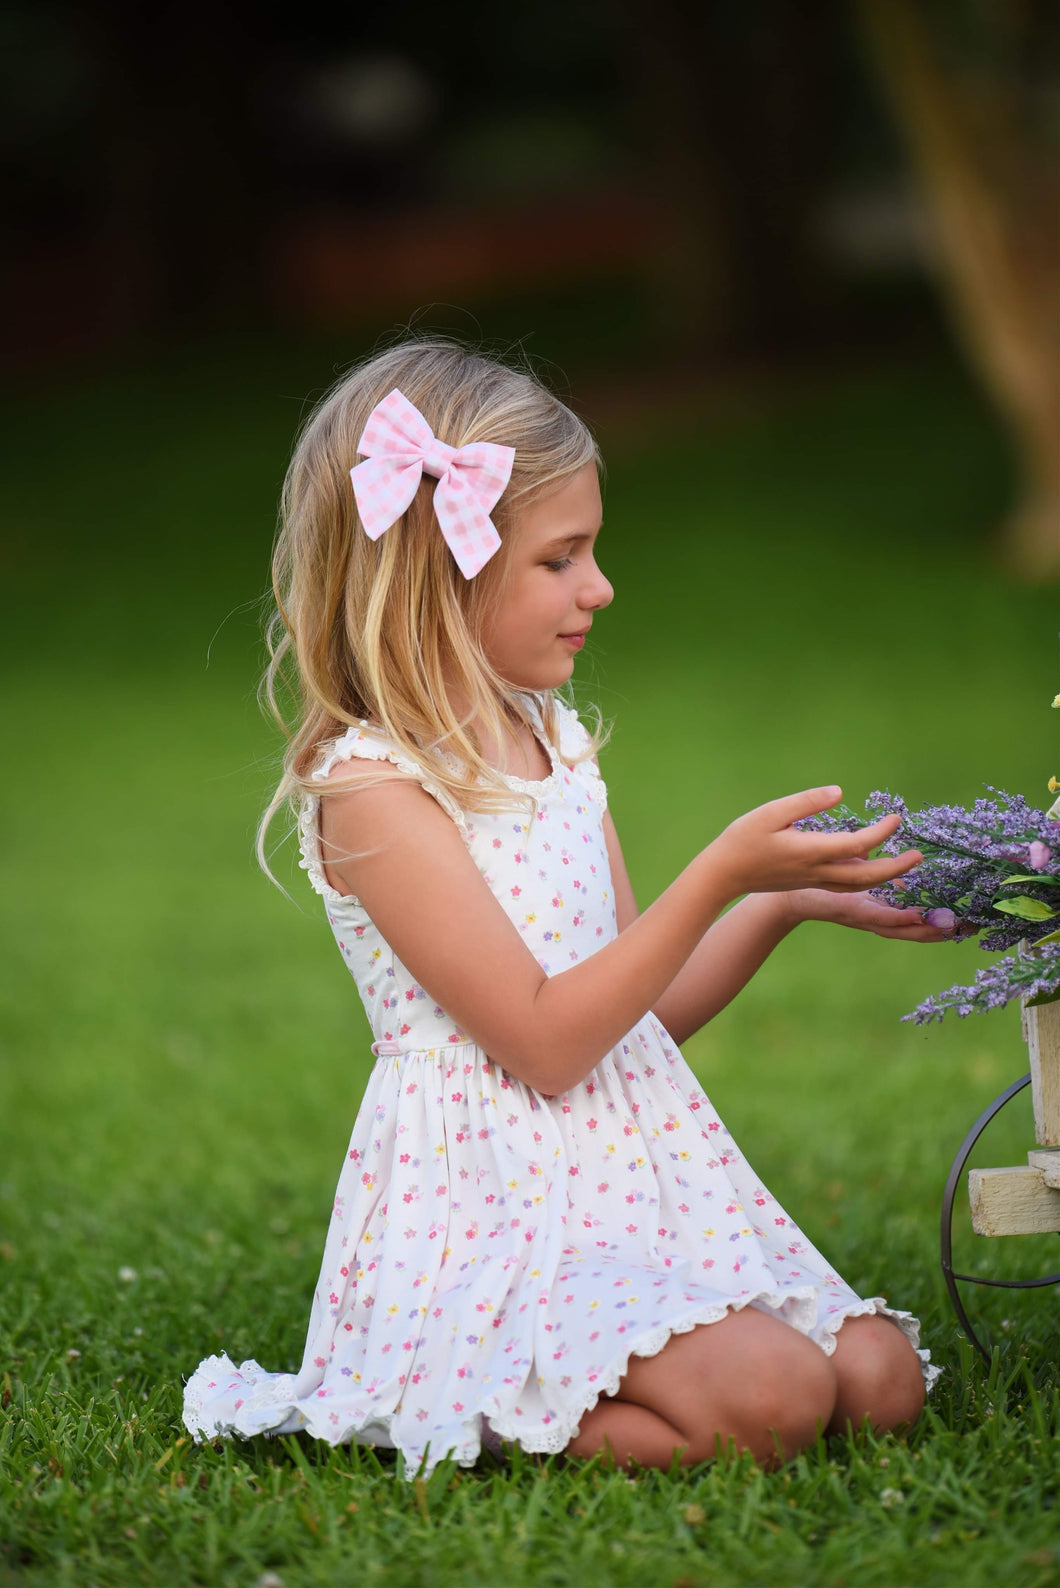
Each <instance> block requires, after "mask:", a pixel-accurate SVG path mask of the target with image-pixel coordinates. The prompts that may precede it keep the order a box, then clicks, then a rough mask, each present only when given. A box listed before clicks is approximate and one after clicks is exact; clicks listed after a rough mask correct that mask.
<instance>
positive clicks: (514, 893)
mask: <svg viewBox="0 0 1060 1588" xmlns="http://www.w3.org/2000/svg"><path fill="white" fill-rule="evenodd" d="M522 891H523V890H522V888H519V887H515V888H513V889H512V898H513V899H517V898H518V897H519V895H520V894H521V893H522Z"/></svg>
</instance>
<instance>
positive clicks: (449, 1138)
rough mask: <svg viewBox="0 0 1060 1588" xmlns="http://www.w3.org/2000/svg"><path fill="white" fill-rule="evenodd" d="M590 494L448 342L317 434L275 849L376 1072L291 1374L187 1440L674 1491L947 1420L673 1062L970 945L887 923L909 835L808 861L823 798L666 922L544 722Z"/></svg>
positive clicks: (494, 370)
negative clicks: (828, 994) (848, 958)
mask: <svg viewBox="0 0 1060 1588" xmlns="http://www.w3.org/2000/svg"><path fill="white" fill-rule="evenodd" d="M598 463H599V460H598V456H597V452H596V448H595V446H594V443H593V440H592V438H591V436H590V435H589V433H588V431H587V430H586V428H585V426H584V425H583V424H582V423H581V421H580V420H579V419H577V418H576V417H575V415H574V414H573V413H571V412H570V411H569V410H568V409H567V408H565V407H564V406H563V404H562V403H560V402H558V401H557V400H556V398H554V397H553V396H551V395H550V394H549V393H548V392H547V391H546V390H544V389H543V388H542V387H541V386H540V385H539V384H538V383H537V382H536V381H535V380H534V379H533V378H532V377H531V376H530V375H528V374H527V373H525V372H523V371H522V370H513V369H508V368H504V367H502V366H501V365H499V364H497V363H494V362H491V361H488V360H486V359H483V358H481V357H478V356H476V355H474V354H472V353H469V352H467V351H466V350H464V349H463V348H461V347H459V346H456V345H453V344H451V343H448V342H414V343H410V344H405V345H402V346H398V347H395V348H393V349H391V350H390V351H388V352H386V353H384V354H382V355H381V356H379V357H376V358H374V359H373V360H372V361H370V362H369V363H367V364H366V365H364V366H363V367H361V368H360V369H357V370H355V371H354V372H353V373H352V374H351V375H349V376H347V377H346V378H345V379H343V380H342V381H341V382H340V383H339V384H338V385H337V386H336V388H335V389H334V390H333V391H332V393H331V394H330V396H328V397H327V398H326V399H325V400H324V402H323V403H322V404H321V405H320V407H319V408H318V409H317V411H316V413H315V414H314V415H313V416H312V418H311V419H310V421H309V423H308V424H307V425H306V427H305V430H304V432H303V434H302V437H301V440H300V442H299V444H298V447H297V450H296V452H295V455H294V459H293V461H292V463H291V467H290V471H289V473H288V477H287V482H286V486H285V491H284V498H283V514H282V527H281V531H280V535H279V540H278V544H277V549H276V555H275V563H274V574H275V588H276V595H277V603H278V614H277V619H276V627H275V629H274V633H275V634H276V635H277V636H278V644H277V645H276V646H275V647H274V651H273V662H272V666H271V667H270V670H269V674H268V690H269V693H270V698H272V694H273V687H274V685H275V684H276V682H277V679H278V676H279V672H280V670H281V669H282V668H283V667H284V663H285V660H292V659H293V660H294V661H296V663H297V678H298V684H297V690H298V698H299V702H300V720H299V722H298V724H297V728H296V731H295V732H294V734H293V736H292V739H291V743H290V747H289V751H288V755H287V759H286V763H285V773H284V777H283V780H282V782H281V784H280V787H279V789H278V791H277V794H276V797H275V800H274V801H273V805H272V806H271V807H270V811H269V813H267V816H266V821H267V820H268V816H269V815H271V814H272V813H273V812H275V810H276V809H277V807H278V805H279V804H280V803H281V802H282V801H284V800H286V799H288V798H290V799H292V800H293V801H294V802H295V803H296V805H297V807H298V809H299V816H300V833H301V843H302V852H303V857H304V858H303V865H304V866H305V869H306V870H307V872H308V874H309V880H310V882H311V883H312V886H313V887H314V888H315V889H316V891H317V892H318V893H319V894H321V895H322V897H323V900H324V904H325V907H326V910H327V915H328V920H329V921H330V923H331V926H332V929H333V931H334V934H335V937H336V939H337V941H338V946H339V951H340V952H341V954H342V956H343V958H344V959H345V961H346V964H347V967H348V969H349V971H350V973H351V974H352V975H353V977H354V978H355V980H356V982H357V987H358V991H359V992H360V994H361V997H362V999H363V1001H364V1005H365V1009H366V1011H367V1013H368V1017H369V1019H370V1021H371V1023H372V1028H373V1031H374V1033H375V1037H376V1041H375V1043H374V1044H373V1049H372V1051H373V1053H374V1054H375V1055H376V1056H377V1058H376V1064H375V1067H374V1069H373V1071H372V1075H371V1079H370V1081H369V1084H368V1089H367V1093H366V1095H365V1098H364V1101H363V1104H362V1106H361V1110H360V1113H359V1115H358V1117H357V1121H356V1124H355V1126H354V1130H353V1137H352V1140H351V1142H350V1147H349V1152H348V1155H347V1158H346V1161H345V1163H344V1164H343V1168H342V1173H341V1175H340V1178H339V1184H338V1189H337V1193H336V1196H335V1204H334V1212H333V1216H332V1220H331V1227H330V1232H329V1235H328V1239H327V1244H326V1248H325V1252H324V1258H323V1266H322V1268H321V1273H320V1279H319V1283H318V1286H317V1290H316V1296H315V1300H314V1304H313V1309H312V1316H311V1319H310V1325H309V1335H308V1339H307V1342H306V1348H305V1355H304V1357H303V1360H302V1366H301V1368H300V1370H299V1371H298V1373H297V1374H293V1373H276V1374H273V1373H266V1372H264V1371H263V1370H262V1369H261V1368H260V1367H259V1366H258V1364H257V1363H256V1362H253V1361H249V1362H244V1363H243V1364H242V1366H241V1367H239V1368H237V1367H235V1366H234V1365H233V1363H232V1362H230V1361H229V1360H228V1358H227V1357H226V1356H220V1357H210V1358H209V1359H208V1360H206V1361H204V1362H203V1363H202V1364H201V1365H200V1367H199V1368H198V1369H197V1370H196V1371H195V1373H194V1374H193V1375H192V1377H191V1379H190V1380H189V1381H188V1385H187V1390H186V1396H185V1410H184V1420H185V1422H186V1424H187V1426H188V1428H189V1429H190V1430H191V1431H192V1432H193V1433H194V1434H195V1435H196V1436H197V1437H203V1436H205V1437H213V1436H214V1435H216V1434H231V1433H238V1434H241V1435H244V1436H249V1435H251V1434H257V1433H272V1434H276V1433H286V1432H290V1431H293V1430H297V1429H305V1430H306V1431H307V1432H308V1433H310V1434H313V1435H315V1436H316V1437H318V1438H321V1439H325V1440H327V1441H328V1442H329V1443H332V1444H336V1443H339V1442H340V1441H349V1440H358V1441H364V1442H370V1443H373V1444H376V1445H380V1446H386V1447H391V1448H397V1449H399V1450H401V1451H402V1452H403V1454H404V1457H405V1462H406V1471H408V1472H410V1473H411V1472H414V1471H416V1470H417V1468H420V1469H421V1470H429V1469H430V1468H431V1467H433V1466H434V1464H435V1463H437V1462H438V1461H439V1460H440V1459H441V1458H442V1457H444V1456H445V1455H446V1454H447V1453H450V1454H452V1455H453V1456H454V1457H455V1459H456V1460H457V1461H459V1462H461V1463H463V1464H465V1465H466V1464H470V1463H472V1462H473V1461H474V1460H475V1458H476V1457H477V1456H478V1454H479V1451H480V1448H481V1447H482V1445H484V1444H485V1445H487V1446H489V1447H491V1448H493V1449H497V1448H499V1445H500V1442H502V1441H506V1440H507V1441H515V1442H517V1443H518V1444H520V1445H522V1446H523V1448H524V1449H526V1450H530V1451H561V1450H566V1451H568V1452H570V1453H571V1454H573V1455H578V1456H589V1455H592V1454H594V1453H595V1452H598V1451H599V1452H605V1453H608V1454H609V1455H613V1457H614V1458H615V1459H616V1460H617V1461H618V1462H620V1463H622V1464H626V1463H629V1462H631V1461H632V1462H637V1463H639V1464H641V1465H646V1466H656V1467H663V1468H668V1467H669V1466H670V1465H671V1463H672V1462H673V1460H674V1457H675V1453H677V1454H678V1455H679V1459H680V1460H681V1461H682V1462H686V1463H689V1462H697V1461H703V1460H705V1459H707V1458H710V1457H712V1456H714V1455H715V1453H716V1452H717V1450H718V1449H719V1448H720V1447H728V1446H729V1445H730V1444H735V1446H736V1447H737V1448H738V1449H741V1450H749V1451H751V1452H752V1453H753V1455H754V1456H755V1457H756V1458H757V1459H758V1460H759V1461H761V1462H763V1463H771V1462H773V1461H775V1460H779V1459H784V1458H786V1457H789V1456H791V1455H792V1454H793V1453H794V1452H796V1451H798V1450H799V1449H801V1448H802V1447H804V1446H805V1445H807V1444H808V1443H809V1442H810V1441H812V1440H814V1439H815V1438H816V1437H817V1433H818V1430H819V1429H820V1428H824V1429H826V1430H839V1429H843V1428H845V1427H847V1426H848V1425H851V1424H852V1425H853V1426H855V1427H857V1426H859V1425H860V1424H861V1423H862V1422H863V1420H864V1419H865V1418H866V1417H867V1418H869V1420H870V1421H871V1423H872V1424H873V1425H874V1426H875V1427H876V1428H878V1429H888V1428H893V1427H895V1426H897V1425H899V1424H903V1423H908V1422H910V1421H912V1420H913V1419H914V1418H915V1417H916V1416H917V1414H918V1412H919V1411H920V1408H921V1406H922V1403H923V1396H924V1380H925V1377H930V1375H931V1374H932V1372H933V1371H935V1370H933V1369H930V1368H928V1367H927V1365H926V1364H927V1353H926V1352H923V1351H919V1352H918V1351H917V1349H916V1346H917V1341H918V1327H919V1326H918V1324H917V1322H916V1320H915V1319H914V1318H912V1317H911V1316H910V1315H909V1314H908V1313H903V1312H895V1311H892V1310H891V1309H890V1308H888V1307H887V1306H886V1305H885V1303H884V1301H883V1299H882V1298H880V1297H878V1296H877V1297H869V1298H861V1297H859V1296H857V1295H855V1294H854V1292H853V1291H852V1290H851V1289H850V1288H849V1287H848V1286H847V1285H846V1284H844V1282H843V1281H842V1279H840V1278H839V1277H838V1275H837V1274H835V1273H834V1272H833V1270H832V1269H831V1268H830V1267H829V1265H828V1263H827V1262H826V1261H825V1259H824V1258H823V1257H822V1256H821V1255H820V1253H819V1252H817V1251H816V1250H815V1249H814V1247H813V1246H812V1245H811V1244H810V1242H809V1241H808V1240H807V1239H806V1237H805V1236H804V1235H803V1234H802V1233H801V1232H800V1230H799V1229H798V1228H797V1226H796V1225H795V1224H794V1223H793V1222H792V1220H791V1219H790V1218H789V1217H788V1215H787V1214H786V1213H785V1212H784V1210H783V1209H782V1208H781V1207H780V1206H779V1205H778V1204H777V1203H776V1202H775V1201H774V1199H773V1198H772V1197H771V1196H770V1194H769V1192H768V1191H767V1190H766V1189H765V1187H764V1186H763V1185H762V1184H761V1182H760V1181H759V1180H758V1178H757V1177H756V1175H755V1174H754V1172H753V1170H752V1169H751V1168H750V1166H749V1165H748V1163H747V1162H746V1160H745V1159H744V1158H743V1157H742V1155H741V1154H740V1152H739V1150H738V1149H737V1147H736V1146H735V1144H734V1143H733V1140H732V1137H731V1136H730V1135H729V1133H728V1131H727V1130H726V1129H725V1126H724V1125H723V1124H722V1123H721V1121H720V1120H719V1119H718V1117H717V1115H716V1114H715V1112H714V1110H713V1108H712V1107H711V1105H710V1103H709V1101H708V1100H707V1098H706V1097H705V1096H704V1094H703V1092H702V1091H701V1090H700V1088H699V1086H698V1085H697V1084H696V1080H695V1077H694V1076H693V1075H692V1073H691V1072H690V1070H689V1069H688V1068H687V1067H686V1065H685V1064H684V1062H683V1060H682V1058H681V1055H680V1053H679V1051H678V1044H679V1043H680V1042H682V1041H683V1040H684V1039H685V1038H686V1037H688V1036H689V1035H691V1034H692V1033H693V1032H694V1031H696V1030H697V1029H698V1028H699V1027H700V1026H702V1025H703V1024H704V1023H705V1022H706V1021H708V1020H710V1019H711V1017H712V1016H713V1015H715V1014H716V1013H717V1012H718V1010H720V1009H722V1008H724V1006H725V1005H726V1004H727V1003H728V1002H729V1000H730V999H731V998H732V997H733V996H734V995H735V994H736V993H737V992H738V991H739V990H740V988H741V987H742V986H743V985H744V983H745V982H747V981H748V979H749V978H750V977H751V976H752V975H753V974H754V972H755V970H756V969H757V967H758V966H759V965H760V964H761V963H762V961H763V960H764V959H765V957H766V955H767V954H768V953H769V952H770V950H771V949H772V948H773V947H774V946H775V945H776V944H777V943H778V942H779V941H780V939H781V938H782V937H783V936H784V935H785V934H786V933H787V932H788V931H790V930H791V929H792V927H793V926H795V925H796V924H797V923H798V922H800V921H804V920H808V919H815V920H829V921H835V922H839V923H840V924H843V925H846V926H852V927H860V928H862V929H865V930H869V931H874V932H877V933H879V934H880V935H882V936H885V937H903V938H907V939H918V940H922V941H929V940H935V939H937V938H939V937H941V936H942V935H943V934H942V933H940V932H937V931H935V930H933V929H932V928H931V927H929V926H927V925H926V924H925V922H924V921H923V920H922V919H921V916H920V914H919V913H918V912H917V911H913V910H909V911H901V910H893V909H888V908H886V907H884V906H882V905H880V904H877V903H876V902H875V901H874V900H873V899H871V898H869V897H868V896H867V894H866V893H865V891H864V890H865V889H867V888H869V887H872V886H874V885H875V884H878V883H881V882H883V881H884V880H885V879H887V878H890V877H894V876H896V875H898V874H899V873H901V872H903V871H905V870H907V869H909V868H910V867H911V866H913V865H914V864H916V863H917V861H918V860H919V859H920V858H921V857H920V856H919V855H918V854H917V853H916V852H915V851H909V852H907V853H906V854H904V855H903V856H901V858H899V859H897V860H895V859H887V860H869V859H867V858H866V856H867V855H868V853H869V850H870V848H871V847H873V846H875V845H878V844H879V843H880V842H882V840H883V839H885V838H886V837H888V836H889V835H890V834H891V833H892V832H893V831H894V828H895V824H896V822H897V820H898V818H897V817H886V818H884V820H882V821H880V822H878V823H877V824H876V825H875V826H874V827H871V828H868V829H866V830H865V831H863V832H860V833H855V834H835V835H824V834H818V833H813V832H803V831H800V830H798V829H797V828H796V827H795V826H793V823H795V822H797V821H798V820H799V818H801V817H805V816H809V815H811V814H812V813H814V812H817V811H821V810H823V809H826V808H827V807H829V806H830V805H832V804H834V803H835V801H836V800H837V799H838V798H839V795H840V790H839V789H838V788H836V787H825V788H817V789H810V790H808V791H807V792H805V793H801V794H793V795H791V796H789V797H788V798H785V799H778V800H773V801H772V802H771V803H769V804H767V805H763V806H761V807H760V808H759V809H757V810H753V811H751V812H750V813H749V814H747V815H745V816H741V817H740V818H739V819H738V820H737V821H734V822H733V823H732V824H731V825H730V826H729V827H727V828H726V829H725V831H724V832H723V833H722V834H721V835H720V836H719V837H717V838H715V839H714V841H713V842H712V843H709V844H708V845H707V847H706V848H704V849H703V850H701V852H700V853H699V854H697V855H696V856H695V857H694V858H693V859H692V861H691V862H690V864H689V865H688V867H687V868H686V869H685V870H684V871H683V872H682V873H681V875H680V876H679V877H678V878H677V879H676V881H674V882H673V883H672V884H671V886H670V887H669V888H667V890H666V891H665V892H664V893H663V894H662V895H661V896H660V897H659V898H658V899H657V900H656V901H655V903H654V904H652V905H651V906H650V907H649V908H648V909H647V910H645V911H644V912H643V913H641V912H639V911H638V908H637V905H636V902H635V900H634V896H633V889H632V887H631V886H630V882H629V878H628V876H627V874H626V868H625V866H624V864H623V860H622V851H621V849H620V847H619V842H618V837H617V835H616V833H615V829H614V825H613V823H612V821H611V817H610V815H609V814H608V810H607V795H606V791H605V788H604V784H603V782H602V780H601V777H600V773H599V770H598V767H597V761H596V750H597V748H598V739H599V736H598V735H596V736H594V734H592V733H590V732H589V731H587V730H586V729H585V728H584V727H583V725H582V724H581V723H580V722H579V720H578V718H577V717H576V715H575V714H574V712H573V711H572V710H571V709H570V707H569V706H567V705H566V704H564V703H563V702H562V701H561V700H560V699H559V697H558V696H557V695H556V693H555V691H557V690H559V689H561V688H562V686H563V685H565V684H566V683H567V682H568V680H569V679H570V677H571V674H572V672H573V670H574V664H575V659H576V657H577V655H578V652H579V651H580V650H581V648H582V647H583V645H584V644H585V639H586V636H587V634H588V633H589V630H590V628H591V627H592V625H593V623H594V622H595V621H596V618H597V614H598V613H602V612H603V611H604V609H605V608H606V607H607V606H608V605H609V604H610V602H611V599H612V596H613V591H612V588H611V586H610V584H609V583H608V581H607V579H606V577H605V576H604V574H603V572H602V571H601V569H600V567H599V565H598V563H597V560H596V541H597V535H598V533H599V530H600V521H601V505H600V488H599V483H598ZM651 771H652V775H653V776H658V778H659V782H660V787H661V788H662V789H665V780H666V777H667V776H671V775H673V774H672V772H668V771H667V769H666V768H665V767H659V766H653V767H652V769H651ZM734 900H739V901H740V902H739V903H737V904H735V905H734V907H733V908H732V909H727V906H729V905H730V904H732V903H733V901H734ZM719 1442H720V1446H719Z"/></svg>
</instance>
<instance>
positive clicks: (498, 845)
mask: <svg viewBox="0 0 1060 1588" xmlns="http://www.w3.org/2000/svg"><path fill="white" fill-rule="evenodd" d="M493 847H494V849H500V848H501V841H500V839H499V838H495V839H494V840H493Z"/></svg>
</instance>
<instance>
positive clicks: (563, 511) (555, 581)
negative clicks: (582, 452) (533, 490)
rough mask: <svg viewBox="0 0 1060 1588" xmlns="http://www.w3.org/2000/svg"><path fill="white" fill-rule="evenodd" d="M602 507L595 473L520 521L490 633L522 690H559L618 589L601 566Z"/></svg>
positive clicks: (491, 655) (490, 650)
mask: <svg viewBox="0 0 1060 1588" xmlns="http://www.w3.org/2000/svg"><path fill="white" fill-rule="evenodd" d="M602 518H603V505H602V503H601V500H600V482H599V479H598V478H597V473H596V467H595V465H594V464H592V463H587V464H586V465H585V467H584V468H582V469H579V470H578V472H577V474H574V475H572V476H571V478H570V479H569V480H568V481H567V483H566V484H565V485H561V486H560V487H559V489H558V490H555V491H552V492H550V493H549V494H548V495H547V496H543V497H540V498H539V499H538V500H537V501H535V502H532V503H531V504H530V505H529V506H528V507H527V508H525V509H524V511H523V512H522V513H521V514H520V515H519V518H518V522H517V525H516V541H515V545H514V546H513V548H512V553H511V563H510V566H509V573H508V580H507V582H506V584H505V587H504V590H503V592H502V593H501V596H500V598H499V600H498V602H497V605H496V606H495V608H494V610H493V612H492V613H491V615H490V619H489V622H488V623H487V626H486V632H485V651H486V656H487V658H488V660H489V662H490V665H491V666H492V667H493V669H494V671H495V672H497V673H498V674H499V675H500V677H501V678H503V679H504V681H505V683H508V684H511V685H513V686H514V687H515V688H517V689H528V690H544V689H555V688H556V687H557V686H558V685H560V684H565V683H566V682H567V680H568V678H569V677H570V676H571V673H572V672H573V671H574V658H575V656H577V654H578V652H579V651H580V650H581V648H582V646H583V645H584V644H585V636H586V634H587V633H588V632H589V628H590V625H591V624H592V621H593V613H594V612H596V611H597V610H598V609H599V608H600V607H606V606H607V605H609V603H610V602H611V600H612V598H613V597H614V593H615V592H614V591H613V590H612V588H611V586H610V584H608V582H607V580H606V579H605V578H604V576H603V574H602V573H601V572H600V570H599V568H598V567H597V566H596V558H595V555H594V552H595V546H596V537H597V535H598V534H599V533H600V523H601V520H602Z"/></svg>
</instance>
